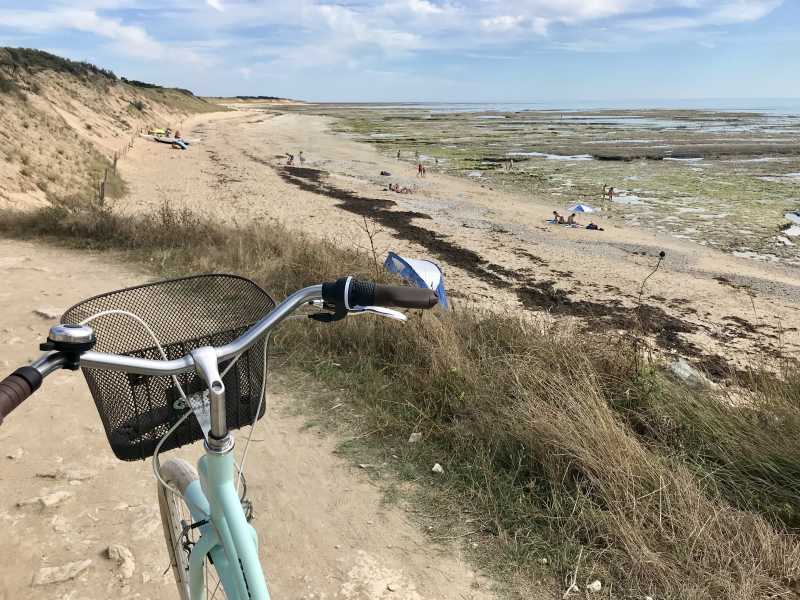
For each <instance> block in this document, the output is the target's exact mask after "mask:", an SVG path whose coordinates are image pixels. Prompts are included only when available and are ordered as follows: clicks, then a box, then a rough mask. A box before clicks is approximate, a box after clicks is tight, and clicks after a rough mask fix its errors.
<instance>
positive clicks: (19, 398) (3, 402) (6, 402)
mask: <svg viewBox="0 0 800 600" xmlns="http://www.w3.org/2000/svg"><path fill="white" fill-rule="evenodd" d="M32 393H33V387H32V386H31V384H30V383H28V381H27V380H26V379H25V378H24V377H22V376H20V375H17V374H16V373H13V374H11V375H9V376H8V377H6V378H5V379H4V380H3V381H0V425H2V423H3V419H5V418H6V417H7V416H8V415H9V413H11V411H12V410H14V409H15V408H17V407H18V406H19V405H20V404H22V403H23V402H24V401H25V400H26V399H27V398H28V397H29V396H30V395H31V394H32Z"/></svg>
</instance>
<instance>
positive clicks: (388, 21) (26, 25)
mask: <svg viewBox="0 0 800 600" xmlns="http://www.w3.org/2000/svg"><path fill="white" fill-rule="evenodd" d="M0 3H2V4H3V6H7V5H9V4H14V3H16V5H17V6H18V7H20V8H19V9H18V10H12V9H3V8H0V27H3V26H5V27H6V28H11V29H13V31H11V33H13V34H17V33H19V32H27V33H30V34H34V35H35V34H45V33H50V32H58V31H61V30H72V31H81V32H86V33H89V34H92V35H93V36H96V37H99V38H102V39H105V40H107V41H108V43H109V44H110V45H111V46H112V47H113V48H114V49H115V51H117V52H118V53H122V54H127V55H129V56H134V57H137V58H142V59H146V60H151V61H158V60H168V61H172V62H175V63H179V62H188V63H199V64H210V63H213V62H214V61H217V62H219V61H224V62H227V63H228V64H230V65H232V67H231V71H232V72H236V69H237V67H238V65H242V64H246V63H247V57H250V58H251V59H252V58H253V57H255V56H259V55H260V56H262V57H268V58H267V59H268V60H273V61H275V64H276V65H279V64H291V65H293V66H295V67H302V68H307V67H314V66H323V65H341V66H343V67H347V66H348V65H349V66H350V67H353V68H355V67H359V68H360V67H363V66H364V65H370V64H375V63H377V62H380V61H381V60H385V59H389V60H392V59H397V58H402V57H406V56H408V55H410V54H413V53H416V52H423V51H441V52H451V53H452V52H459V53H462V55H463V53H465V52H470V53H473V54H477V55H480V54H486V55H506V54H507V51H506V50H507V49H508V48H511V47H512V44H516V45H518V44H526V43H527V44H530V45H532V47H533V48H532V49H534V50H535V49H536V47H537V45H538V47H539V48H541V47H544V46H545V45H546V47H547V48H550V49H562V50H565V51H581V52H591V51H603V50H604V49H607V48H608V46H609V44H610V43H611V42H609V40H615V41H614V42H613V43H612V45H613V46H615V47H617V48H621V47H625V46H626V44H627V38H632V37H637V39H638V40H640V41H641V43H657V42H662V41H664V40H667V39H670V36H671V38H672V39H679V38H680V36H681V35H683V34H682V33H680V32H695V33H696V35H697V36H698V37H699V38H700V39H706V38H707V37H708V33H709V32H710V31H712V30H713V28H715V27H720V26H732V25H736V24H740V23H747V22H752V21H756V20H758V19H762V18H764V17H765V16H766V15H768V14H769V13H770V12H772V11H773V10H775V9H776V8H777V7H778V6H780V5H781V4H782V3H783V0H505V2H500V0H386V1H385V2H378V1H377V0H347V1H346V2H345V1H342V0H291V1H290V2H271V1H269V0H205V1H204V2H203V1H198V0H42V1H41V2H39V1H38V0H37V2H36V3H35V4H36V6H37V8H36V9H31V8H30V6H31V5H32V4H34V3H32V2H30V0H0ZM40 7H41V8H40ZM209 7H210V8H211V9H213V10H209ZM122 9H126V10H124V12H123V11H122ZM598 31H602V38H603V39H602V40H598V35H597V32H598ZM175 33H176V34H178V36H179V37H180V42H178V41H164V40H172V39H174V36H173V35H169V36H167V35H166V34H175ZM651 34H653V35H651ZM544 36H548V41H547V42H543V38H544ZM650 38H652V40H654V41H652V42H649V39H650ZM581 39H585V40H588V41H581ZM58 43H61V41H60V40H59V42H58ZM498 50H499V51H498ZM239 74H240V75H242V76H244V73H243V72H240V73H239Z"/></svg>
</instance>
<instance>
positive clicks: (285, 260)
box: [0, 208, 800, 600]
mask: <svg viewBox="0 0 800 600" xmlns="http://www.w3.org/2000/svg"><path fill="white" fill-rule="evenodd" d="M0 223H2V224H1V225H0V231H3V232H4V233H6V234H14V233H16V234H17V235H20V232H25V233H23V235H33V236H44V237H49V238H51V239H53V240H56V241H57V240H59V239H61V240H63V239H69V240H71V242H70V243H72V244H77V245H79V246H90V247H94V248H106V249H116V250H121V251H123V255H124V256H127V257H128V258H130V259H132V260H136V261H140V262H142V261H143V262H146V263H147V264H149V265H151V266H153V268H154V269H155V270H156V271H157V272H159V273H161V274H164V275H176V274H184V273H190V272H199V271H211V270H223V269H225V270H229V271H233V272H237V273H242V274H244V275H248V276H251V277H253V278H254V279H255V280H256V281H258V282H259V283H261V284H262V285H264V286H266V287H267V289H270V290H271V291H273V292H274V293H275V294H276V295H277V296H281V295H282V294H284V293H286V292H288V291H290V290H293V289H296V288H298V287H300V286H302V285H305V284H308V283H311V282H318V281H322V280H330V279H333V278H335V277H337V276H339V275H341V274H342V273H346V272H351V273H357V274H358V273H360V274H362V275H363V276H365V277H369V276H371V274H373V273H374V271H373V265H372V264H371V263H370V261H369V259H368V257H366V256H364V255H358V254H353V253H351V252H349V251H348V252H345V251H342V250H341V249H339V248H336V247H335V246H333V245H332V244H331V243H329V242H326V241H320V240H315V239H309V238H308V237H306V236H304V235H302V234H298V233H297V232H290V231H287V230H285V229H284V228H282V227H281V226H279V225H274V224H264V223H259V224H251V225H247V226H244V227H243V228H240V229H220V228H219V227H218V226H217V225H214V224H211V223H208V222H206V221H204V220H203V219H202V218H200V217H197V216H195V215H192V214H191V213H188V212H184V213H175V212H172V211H171V210H169V209H167V208H164V209H163V210H162V211H161V213H160V214H158V215H151V216H147V217H141V218H136V219H131V218H125V219H123V218H121V217H118V216H116V215H114V214H113V213H111V212H109V211H105V210H86V211H75V210H67V209H65V208H50V209H45V210H42V211H40V212H38V213H29V214H24V215H6V216H5V217H4V218H3V219H2V220H0ZM200 240H202V242H201V241H200ZM201 246H202V247H201ZM276 343H277V344H278V347H279V349H280V350H283V351H284V352H285V355H286V356H288V362H289V364H290V365H293V366H294V367H297V368H301V369H304V370H306V371H307V372H310V373H313V374H314V375H315V376H316V377H317V378H319V379H321V380H322V381H323V382H324V383H325V384H327V385H328V386H329V387H330V388H331V389H340V390H346V392H345V393H342V392H339V393H337V396H341V400H344V401H345V402H346V406H347V407H348V414H349V415H350V418H351V420H352V423H353V424H354V425H355V426H357V427H359V428H360V429H361V430H362V431H363V432H364V436H363V437H362V440H363V441H365V442H366V443H367V444H368V445H369V447H370V451H371V452H374V453H376V454H377V455H378V457H379V459H380V458H381V457H382V459H384V460H385V461H386V467H385V469H387V470H390V471H393V472H394V473H395V475H396V476H398V477H400V478H401V479H403V478H405V479H408V480H411V481H414V482H415V485H414V486H413V488H414V489H417V490H419V492H420V494H421V495H422V496H423V497H424V498H425V499H426V500H427V501H428V503H429V506H430V507H431V511H433V512H435V514H436V515H437V518H438V519H439V523H438V525H439V528H438V529H436V530H435V533H437V534H438V533H441V534H443V535H446V536H450V537H453V535H455V537H456V538H457V537H458V536H459V535H460V534H461V533H462V532H463V533H465V534H467V533H468V534H470V535H469V536H468V537H467V539H470V540H472V541H476V542H477V543H476V544H475V545H474V546H475V547H473V545H470V546H469V547H468V549H469V550H470V551H471V552H473V553H474V554H475V557H476V558H477V559H478V560H480V561H482V562H484V563H486V564H488V565H490V566H492V567H493V568H494V569H495V570H497V571H498V572H501V573H504V574H505V575H506V576H507V580H509V581H511V582H512V589H513V590H516V592H517V593H518V594H519V595H520V596H521V597H530V595H531V592H530V591H526V590H529V589H533V588H534V587H535V581H536V580H537V579H538V578H540V577H542V575H543V574H544V575H552V576H553V577H552V578H551V577H547V579H549V580H552V581H556V582H559V584H560V582H563V581H567V580H568V579H569V578H570V577H571V576H572V573H573V572H574V571H573V570H574V569H576V568H577V583H578V585H579V586H582V585H584V584H585V583H586V582H587V581H590V580H592V579H594V578H600V579H601V580H602V581H603V582H604V584H606V587H608V586H609V585H610V584H613V589H614V594H615V595H614V597H638V598H642V597H644V596H645V595H651V596H653V597H655V598H682V599H684V598H698V599H700V598H703V599H705V598H735V599H742V600H744V599H750V598H768V597H774V596H773V595H774V594H788V595H789V596H788V597H791V594H792V592H791V591H790V589H791V588H792V587H793V586H795V585H796V584H797V580H798V575H800V543H799V542H800V540H798V537H797V535H796V532H797V526H798V516H800V513H798V507H797V504H796V498H797V496H798V493H799V492H800V483H799V482H800V467H798V464H800V441H798V440H800V437H799V436H798V433H800V409H798V407H800V379H798V376H797V371H796V370H795V371H793V372H791V373H788V374H787V378H786V379H785V380H782V381H781V380H776V379H774V378H773V377H771V376H767V375H760V374H753V375H752V377H751V379H750V380H748V381H747V382H743V383H745V384H746V389H747V390H748V391H742V389H743V388H737V390H738V392H737V396H736V397H735V398H734V397H732V396H730V395H729V394H728V393H726V391H725V390H721V389H716V390H715V389H710V388H702V387H687V386H686V385H684V384H682V383H679V382H676V381H674V380H673V379H671V378H670V377H668V376H667V375H666V374H665V373H664V372H663V371H662V370H661V369H660V368H659V366H658V365H657V364H654V363H651V362H649V361H647V360H645V359H644V358H643V357H642V356H641V355H639V354H638V352H637V350H636V349H635V348H634V346H633V345H631V344H629V343H626V342H625V341H624V340H620V339H610V338H606V337H603V336H600V337H591V336H586V335H584V334H577V333H575V332H572V331H565V330H563V329H560V328H559V327H558V326H554V325H552V324H548V323H547V322H538V321H532V320H530V319H529V318H527V317H516V316H507V315H495V314H488V313H481V312H477V311H471V310H469V307H465V306H464V307H459V310H458V312H454V313H450V314H446V315H432V314H425V315H415V316H414V317H413V318H412V320H411V321H410V323H408V324H407V325H405V326H400V325H397V324H394V323H387V322H384V321H377V320H374V319H364V318H360V319H349V320H347V321H346V322H344V323H342V324H338V325H335V326H324V325H319V324H312V323H311V322H292V323H290V324H288V325H287V326H285V328H284V329H283V332H282V334H281V335H279V336H277V338H276ZM337 400H338V398H337ZM413 431H417V432H420V433H422V441H421V442H420V443H418V444H414V445H409V444H407V443H406V439H407V438H408V435H409V433H411V432H413ZM360 451H363V448H362V449H361V450H360ZM434 461H437V462H440V463H441V464H442V465H443V466H444V469H445V474H444V476H441V477H436V476H434V475H432V474H431V473H430V468H431V465H432V464H433V462H434ZM379 464H380V463H379ZM453 532H455V534H454V533H453ZM543 556H544V557H547V558H548V559H549V564H548V565H546V566H543V565H542V564H541V563H540V562H539V561H538V559H540V558H541V557H543ZM576 565H577V567H576ZM543 571H544V573H543ZM529 586H530V588H529ZM563 591H564V586H561V587H560V590H559V591H558V594H559V595H560V594H561V593H563Z"/></svg>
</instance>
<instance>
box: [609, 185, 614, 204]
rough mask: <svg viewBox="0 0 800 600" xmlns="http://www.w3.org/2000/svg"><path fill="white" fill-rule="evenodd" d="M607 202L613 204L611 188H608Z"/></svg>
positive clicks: (612, 189)
mask: <svg viewBox="0 0 800 600" xmlns="http://www.w3.org/2000/svg"><path fill="white" fill-rule="evenodd" d="M608 201H609V202H613V201H614V188H613V187H610V188H608Z"/></svg>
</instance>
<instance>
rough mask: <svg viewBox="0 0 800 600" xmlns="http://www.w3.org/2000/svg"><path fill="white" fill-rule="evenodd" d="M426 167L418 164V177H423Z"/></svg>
mask: <svg viewBox="0 0 800 600" xmlns="http://www.w3.org/2000/svg"><path fill="white" fill-rule="evenodd" d="M424 168H425V167H423V166H422V163H421V162H418V163H417V177H422V173H423V169H424Z"/></svg>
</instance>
